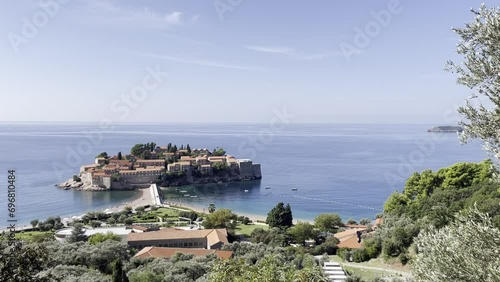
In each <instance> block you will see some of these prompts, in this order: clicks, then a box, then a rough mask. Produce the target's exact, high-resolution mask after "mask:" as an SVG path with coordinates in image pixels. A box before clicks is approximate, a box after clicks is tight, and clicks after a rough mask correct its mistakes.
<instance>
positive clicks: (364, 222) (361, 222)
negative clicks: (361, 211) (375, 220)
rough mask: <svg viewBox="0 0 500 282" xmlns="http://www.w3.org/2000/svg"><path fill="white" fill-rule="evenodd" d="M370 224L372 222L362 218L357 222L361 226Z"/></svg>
mask: <svg viewBox="0 0 500 282" xmlns="http://www.w3.org/2000/svg"><path fill="white" fill-rule="evenodd" d="M370 222H372V221H371V220H370V219H368V218H362V219H360V220H359V224H361V225H368V224H370Z"/></svg>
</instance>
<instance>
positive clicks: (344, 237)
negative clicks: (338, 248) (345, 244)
mask: <svg viewBox="0 0 500 282" xmlns="http://www.w3.org/2000/svg"><path fill="white" fill-rule="evenodd" d="M357 231H361V232H363V231H366V228H354V229H348V230H346V231H342V232H339V233H335V234H334V235H333V236H334V237H335V238H337V239H339V241H340V242H342V241H344V240H347V239H349V238H350V237H351V236H356V232H357Z"/></svg>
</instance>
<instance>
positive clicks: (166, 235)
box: [128, 228, 228, 245]
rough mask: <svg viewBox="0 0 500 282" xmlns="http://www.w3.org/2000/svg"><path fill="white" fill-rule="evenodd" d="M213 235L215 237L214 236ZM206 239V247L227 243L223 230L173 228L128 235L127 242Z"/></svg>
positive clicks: (225, 233) (225, 232)
mask: <svg viewBox="0 0 500 282" xmlns="http://www.w3.org/2000/svg"><path fill="white" fill-rule="evenodd" d="M214 234H215V235H214ZM191 238H207V240H208V245H213V244H216V243H217V242H222V243H227V242H228V241H227V231H226V230H225V229H200V230H179V229H175V228H165V229H160V230H158V231H151V232H145V233H130V234H128V241H129V242H130V241H150V240H173V239H191Z"/></svg>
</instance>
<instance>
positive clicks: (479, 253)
mask: <svg viewBox="0 0 500 282" xmlns="http://www.w3.org/2000/svg"><path fill="white" fill-rule="evenodd" d="M416 245H417V251H418V253H417V256H416V259H415V262H414V266H413V270H412V271H413V275H414V276H415V278H416V280H418V281H424V282H425V281H487V282H490V281H491V282H493V281H500V256H499V255H498V250H500V230H499V229H497V228H495V227H494V226H493V224H492V222H491V218H490V217H489V216H488V215H487V214H483V213H481V212H479V211H478V210H477V208H476V207H473V208H469V209H468V210H466V211H465V212H463V213H462V214H458V215H457V216H456V218H455V221H453V222H452V223H450V224H449V225H447V226H445V227H443V228H441V229H436V228H434V227H431V228H430V229H429V230H428V231H423V232H421V233H420V234H419V236H418V237H417V239H416Z"/></svg>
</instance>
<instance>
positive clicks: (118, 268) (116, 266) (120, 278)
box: [111, 258, 128, 282]
mask: <svg viewBox="0 0 500 282" xmlns="http://www.w3.org/2000/svg"><path fill="white" fill-rule="evenodd" d="M111 269H112V271H113V273H112V281H113V282H124V281H128V279H127V278H126V276H127V275H126V274H125V272H124V271H123V264H122V260H121V259H119V258H117V259H116V260H115V261H113V262H112V263H111Z"/></svg>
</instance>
